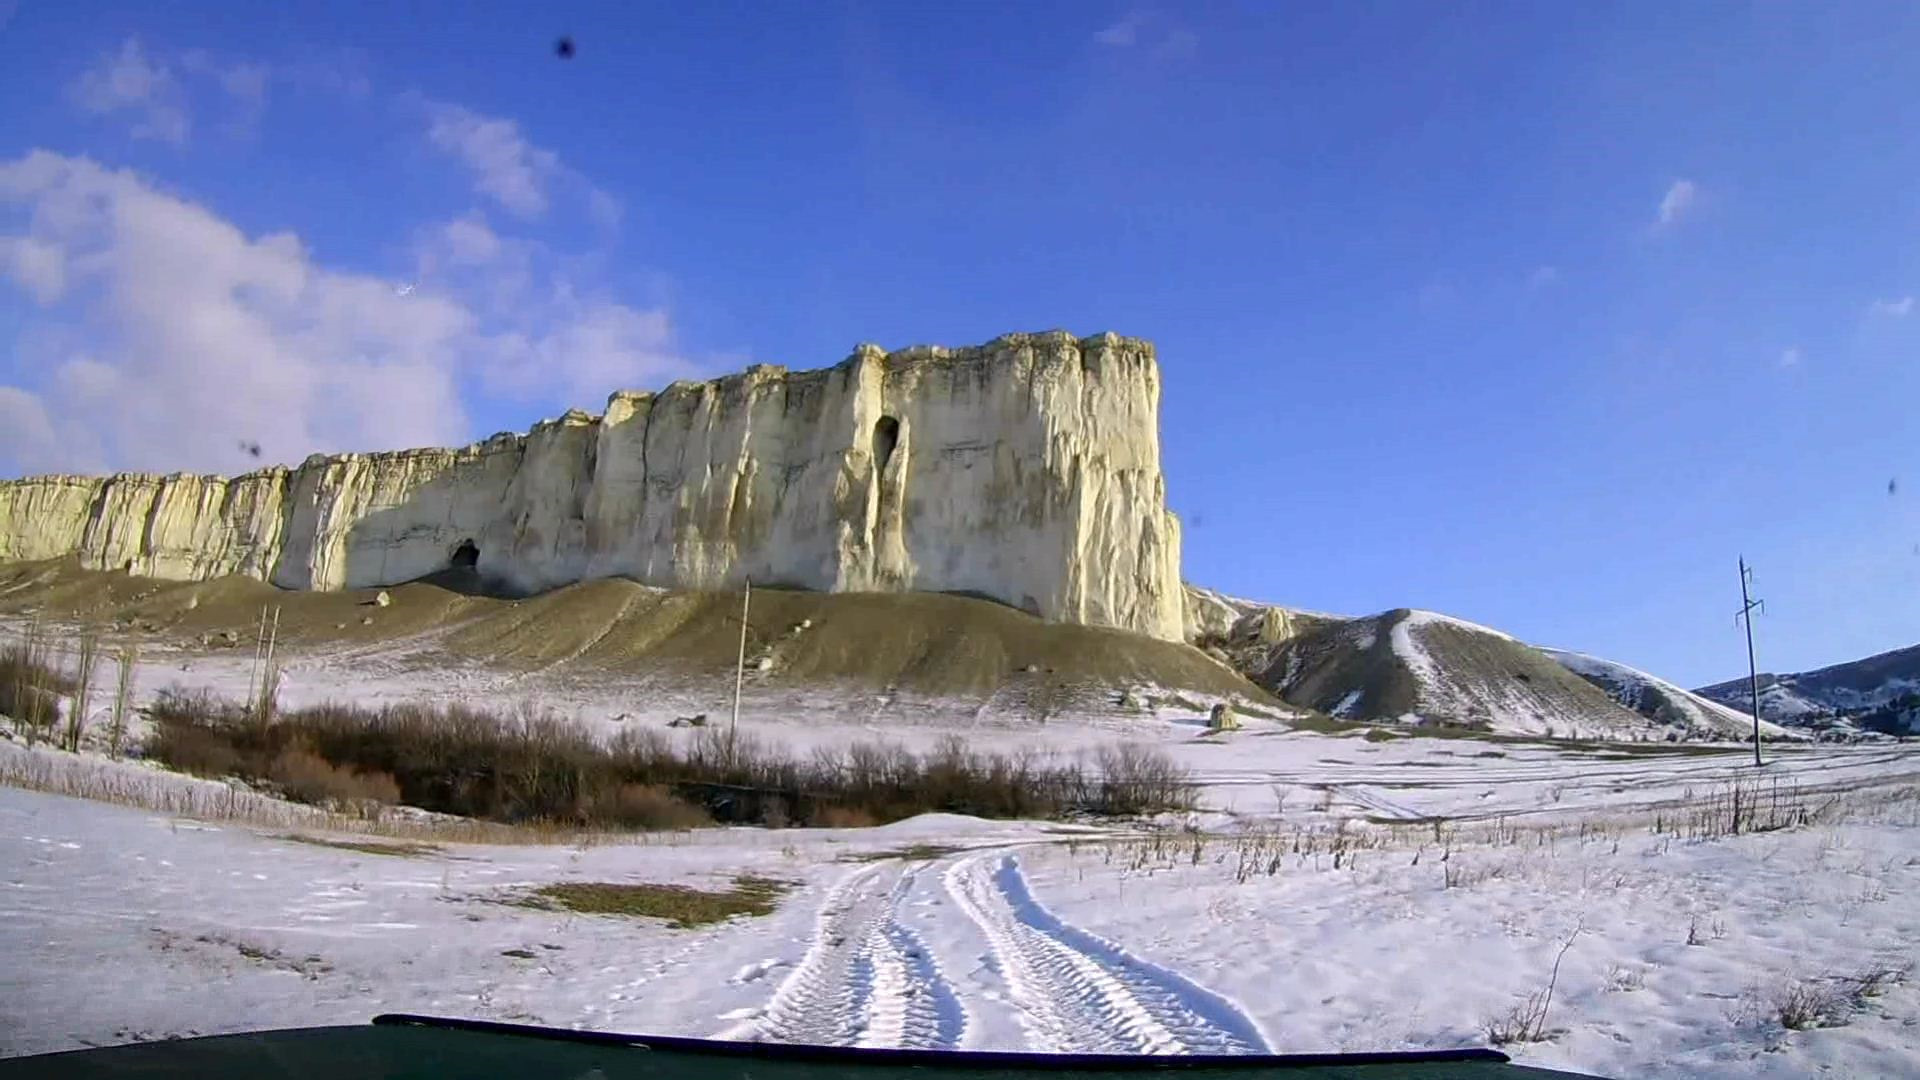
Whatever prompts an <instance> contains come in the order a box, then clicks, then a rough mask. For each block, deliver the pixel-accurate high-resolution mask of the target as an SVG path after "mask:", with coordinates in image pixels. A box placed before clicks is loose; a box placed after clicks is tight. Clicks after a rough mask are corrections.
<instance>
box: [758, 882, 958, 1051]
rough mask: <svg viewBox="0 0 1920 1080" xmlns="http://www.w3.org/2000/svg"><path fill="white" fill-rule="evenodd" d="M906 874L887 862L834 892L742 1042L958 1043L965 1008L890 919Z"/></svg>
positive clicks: (914, 938) (921, 949) (906, 885)
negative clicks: (799, 955) (796, 958)
mask: <svg viewBox="0 0 1920 1080" xmlns="http://www.w3.org/2000/svg"><path fill="white" fill-rule="evenodd" d="M915 874H916V871H915V870H913V869H911V868H909V867H907V866H906V865H905V864H903V863H900V862H888V863H882V864H879V865H875V866H869V867H865V868H862V869H860V870H857V871H855V872H854V873H852V874H850V875H848V877H847V878H846V879H844V880H843V881H841V882H840V883H839V884H838V885H836V886H834V888H833V889H832V890H831V891H830V892H829V893H828V894H827V897H826V899H825V900H824V901H823V903H822V904H821V909H820V916H819V919H818V921H817V923H816V926H815V929H814V933H813V936H812V938H811V939H810V941H809V944H808V946H807V951H806V955H805V956H804V957H803V958H802V959H801V961H800V963H799V964H798V965H797V966H795V968H794V969H793V972H792V973H791V974H789V975H788V976H787V978H786V979H785V980H784V981H783V982H781V984H780V987H779V989H777V990H775V991H774V993H773V996H772V998H770V999H769V1000H768V1002H767V1005H766V1007H765V1009H764V1010H763V1011H762V1013H761V1015H760V1017H759V1018H758V1019H757V1020H756V1021H755V1023H754V1029H753V1035H752V1038H754V1039H755V1040H757V1041H765V1042H783V1043H807V1044H812V1045H816V1046H852V1045H859V1046H887V1047H907V1048H915V1049H941V1048H951V1047H953V1046H955V1045H957V1044H958V1043H959V1041H960V1038H961V1035H962V1034H963V1033H964V1031H965V1028H966V1018H965V1011H964V1010H963V1009H962V1008H961V1007H960V1003H959V999H958V997H957V996H956V995H955V994H954V992H953V990H952V988H951V987H950V986H949V985H948V984H947V982H946V979H945V978H944V977H943V976H942V974H941V972H940V969H939V965H938V964H937V963H935V961H934V960H933V957H932V955H931V954H930V953H929V952H928V951H927V949H926V948H925V946H924V945H923V944H922V943H921V942H920V939H919V937H918V935H916V934H915V933H914V932H913V931H912V930H910V929H908V928H907V927H906V926H905V925H904V924H902V923H901V922H900V921H899V918H898V914H897V913H898V909H899V905H900V903H901V901H902V900H903V899H904V898H905V896H906V895H907V892H908V891H909V890H910V889H911V888H912V887H913V883H914V880H915Z"/></svg>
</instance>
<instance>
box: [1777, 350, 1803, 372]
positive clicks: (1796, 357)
mask: <svg viewBox="0 0 1920 1080" xmlns="http://www.w3.org/2000/svg"><path fill="white" fill-rule="evenodd" d="M1803 359H1805V357H1804V356H1803V355H1802V354H1801V352H1800V346H1798V345H1789V346H1787V347H1786V348H1784V349H1782V350H1780V358H1779V359H1778V360H1776V361H1775V363H1776V364H1777V365H1778V366H1780V367H1782V368H1796V367H1799V366H1800V361H1801V360H1803Z"/></svg>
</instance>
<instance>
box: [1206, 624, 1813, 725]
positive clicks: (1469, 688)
mask: <svg viewBox="0 0 1920 1080" xmlns="http://www.w3.org/2000/svg"><path fill="white" fill-rule="evenodd" d="M1189 611H1190V612H1194V611H1199V612H1201V613H1202V614H1203V615H1204V616H1205V618H1204V619H1198V620H1196V619H1195V618H1194V617H1193V616H1192V615H1190V616H1189V622H1190V625H1193V626H1195V627H1196V629H1197V631H1198V632H1197V633H1196V641H1197V643H1198V644H1200V645H1201V646H1202V647H1203V648H1207V649H1208V650H1209V651H1212V652H1214V653H1215V654H1216V655H1218V656H1221V657H1222V658H1224V659H1226V660H1227V661H1228V662H1229V663H1231V664H1233V665H1234V666H1235V667H1236V668H1238V669H1239V670H1241V671H1242V672H1245V673H1246V675H1247V676H1248V678H1250V679H1252V680H1253V681H1254V682H1256V683H1259V684H1260V685H1262V686H1264V687H1266V688H1268V689H1269V690H1271V691H1273V692H1274V693H1275V694H1277V695H1279V696H1280V697H1281V698H1282V699H1284V700H1286V701H1287V702H1289V703H1291V704H1294V705H1298V706H1303V707H1306V708H1311V709H1316V710H1319V711H1321V712H1325V713H1327V714H1328V715H1330V716H1333V717H1335V718H1339V719H1348V720H1369V721H1387V722H1397V723H1407V724H1444V725H1447V726H1452V727H1465V728H1472V729H1476V730H1482V731H1488V732H1493V733H1498V734H1508V735H1545V736H1549V737H1560V738H1585V739H1622V740H1650V739H1651V740H1666V739H1683V738H1685V739H1691V738H1738V737H1740V736H1742V735H1744V734H1746V733H1747V732H1748V731H1749V729H1750V726H1751V722H1750V721H1748V720H1747V719H1745V718H1744V717H1742V716H1740V715H1739V714H1738V713H1736V712H1734V711H1732V710H1729V709H1726V708H1724V707H1722V706H1720V705H1717V704H1715V703H1713V702H1710V701H1706V700H1704V699H1701V698H1699V697H1696V696H1694V695H1692V694H1690V693H1688V692H1687V691H1685V690H1682V689H1680V688H1679V687H1676V686H1673V685H1672V684H1671V683H1666V682H1663V681H1661V680H1659V679H1655V678H1653V677H1652V676H1650V675H1646V674H1644V673H1642V672H1638V671H1635V670H1633V669H1632V668H1628V667H1626V666H1624V665H1620V664H1614V663H1611V662H1610V661H1605V660H1599V659H1596V658H1593V657H1585V656H1581V655H1579V654H1575V653H1561V652H1555V651H1550V650H1545V649H1539V648H1536V647H1534V646H1532V645H1528V644H1527V643H1525V642H1523V641H1519V640H1517V639H1515V638H1513V637H1512V636H1510V635H1508V634H1504V633H1501V632H1500V631H1498V630H1494V629H1492V628H1490V627H1486V626H1480V625H1478V624H1475V623H1470V622H1466V621H1464V620H1461V619H1455V618H1452V617H1450V616H1446V615H1441V614H1438V613H1435V612H1431V611H1415V610H1409V609H1406V608H1401V609H1397V610H1394V611H1388V612H1383V613H1381V614H1378V615H1369V616H1362V617H1359V618H1342V617H1338V616H1330V615H1320V614H1314V613H1309V612H1300V611H1291V610H1288V609H1284V608H1275V607H1270V606H1263V605H1258V604H1253V603H1251V602H1249V601H1244V600H1239V599H1236V598H1231V597H1224V596H1220V595H1219V594H1209V593H1204V592H1202V591H1196V595H1194V596H1193V597H1191V598H1190V602H1189ZM1766 733H1767V734H1768V735H1769V736H1778V735H1781V734H1784V733H1783V732H1782V731H1780V729H1778V728H1775V727H1773V726H1772V725H1769V726H1768V730H1767V732H1766Z"/></svg>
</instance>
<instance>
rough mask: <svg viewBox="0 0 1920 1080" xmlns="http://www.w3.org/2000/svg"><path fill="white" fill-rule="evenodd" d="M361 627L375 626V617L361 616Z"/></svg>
mask: <svg viewBox="0 0 1920 1080" xmlns="http://www.w3.org/2000/svg"><path fill="white" fill-rule="evenodd" d="M360 625H361V626H372V625H373V616H371V615H362V616H360Z"/></svg>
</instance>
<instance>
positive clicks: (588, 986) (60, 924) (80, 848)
mask: <svg viewBox="0 0 1920 1080" xmlns="http://www.w3.org/2000/svg"><path fill="white" fill-rule="evenodd" d="M1329 741H1332V740H1329ZM7 752H8V753H9V754H10V755H12V760H15V761H17V760H18V758H19V757H20V756H22V755H23V754H24V752H23V751H20V750H18V749H17V748H9V749H8V751H7ZM37 753H38V754H40V755H46V753H47V752H45V751H40V752H37ZM66 760H68V761H71V759H66ZM87 767H92V768H99V767H102V766H98V765H97V764H94V763H87ZM120 768H121V769H123V770H131V771H133V772H136V773H141V774H145V775H147V776H148V778H149V779H152V778H153V777H152V774H150V773H147V771H146V770H140V769H138V768H137V767H133V766H122V767H120ZM1883 775H1886V776H1888V777H1892V778H1895V779H1897V777H1898V775H1899V774H1898V773H1885V774H1883ZM1860 794H1861V796H1864V797H1854V798H1849V799H1844V800H1842V802H1841V803H1830V804H1829V805H1828V807H1827V809H1826V811H1825V812H1824V814H1823V817H1822V819H1821V820H1820V821H1818V822H1816V823H1814V824H1810V825H1806V826H1802V827H1798V828H1791V829H1784V830H1780V831H1773V832H1765V833H1759V834H1750V835H1741V836H1725V837H1719V838H1714V839H1698V840H1689V839H1687V838H1685V837H1684V836H1682V837H1676V836H1674V835H1672V834H1671V831H1668V832H1662V833H1655V832H1654V831H1652V829H1651V827H1650V826H1647V825H1643V824H1626V823H1624V819H1623V818H1619V819H1616V818H1613V817H1592V816H1586V815H1570V816H1567V817H1563V818H1561V819H1559V820H1558V821H1557V822H1555V823H1552V824H1551V825H1549V824H1547V823H1534V824H1530V825H1525V826H1513V825H1506V824H1499V823H1496V824H1493V825H1490V826H1489V825H1476V824H1474V823H1460V824H1453V825H1447V824H1440V825H1437V826H1436V825H1431V824H1423V825H1400V826H1390V825H1368V824H1365V823H1364V822H1358V823H1349V824H1346V825H1329V824H1328V823H1327V821H1325V820H1317V821H1314V822H1310V823H1304V824H1294V825H1288V824H1287V822H1286V819H1285V818H1284V817H1283V818H1281V819H1279V820H1277V821H1276V820H1267V821H1265V822H1264V823H1256V822H1254V821H1252V820H1251V819H1244V818H1243V819H1240V820H1238V821H1234V822H1231V823H1230V824H1231V826H1232V827H1231V828H1228V829H1225V830H1224V831H1217V832H1200V833H1194V832H1188V831H1185V830H1181V829H1173V830H1167V831H1161V832H1152V833H1149V832H1145V831H1142V830H1138V829H1135V830H1130V831H1121V830H1115V829H1094V828H1076V827H1068V826H1060V825H1040V824H1019V823H993V822H983V821H977V820H973V819H967V818H958V817H946V816H932V817H924V818H919V819H915V820H912V821H908V822H903V823H900V824H898V825H894V826H889V827H885V828H881V829H868V830H784V831H770V830H760V829H712V830H702V831H699V832H695V833H688V834H670V835H661V836H651V837H645V838H640V839H637V840H633V839H629V840H623V841H621V842H609V843H592V844H566V845H552V846H539V845H512V846H501V845H491V846H489V845H471V844H440V845H438V846H437V847H436V848H434V849H432V850H423V851H419V852H417V853H415V854H412V855H393V854H372V853H366V852H361V851H355V850H347V849H340V848H334V847H327V846H322V845H320V844H316V843H313V842H312V841H313V840H315V839H322V838H324V836H323V834H321V833H318V832H316V831H314V830H312V829H301V828H298V827H297V826H296V827H292V828H290V827H287V826H285V825H279V824H276V825H274V826H272V827H262V826H249V825H242V824H238V823H233V822H202V821H194V820H190V819H185V818H179V817H172V816H165V815H159V814H155V813H153V812H151V811H145V810H140V809H133V808H128V807H122V806H113V805H107V804H103V803H99V802H93V801H87V800H79V799H71V798H65V797H61V796H56V795H50V794H45V793H41V792H33V791H26V790H21V789H18V788H0V866H4V867H5V868H6V869H5V871H4V872H3V873H0V950H4V955H6V956H7V957H9V963H8V964H7V965H5V966H4V968H0V1052H4V1053H7V1054H20V1053H32V1052H37V1051H45V1050H55V1049H62V1048H72V1047H78V1046H86V1045H99V1044H110V1043H116V1042H124V1041H128V1040H133V1039H150V1038H164V1037H168V1036H181V1035H189V1034H194V1033H202V1034H204V1033H212V1032H218V1031H232V1030H241V1029H248V1028H258V1027H271V1026H293V1025H305V1024H316V1023H343V1022H359V1021H364V1020H366V1019H367V1018H369V1017H371V1016H373V1015H374V1014H376V1013H379V1012H383V1011H414V1012H428V1013H441V1014H448V1015H460V1016H475V1017H484V1018H490V1019H502V1020H519V1021H525V1022H536V1023H551V1024H561V1025H574V1026H581V1027H591V1028H599V1029H609V1030H623V1031H643V1032H654V1033H671V1034H689V1035H708V1036H723V1037H728V1038H745V1039H771V1040H783V1041H807V1042H836V1043H861V1044H867V1045H896V1046H927V1047H960V1048H1020V1047H1028V1048H1038V1049H1045V1050H1109V1051H1122V1052H1142V1053H1179V1052H1197V1051H1227V1052H1233V1051H1246V1050H1259V1049H1273V1050H1285V1051H1314V1050H1347V1051H1351V1050H1364V1049H1397V1048H1411V1047H1439V1046H1463V1045H1480V1044H1484V1043H1485V1042H1486V1041H1487V1025H1488V1024H1489V1023H1490V1022H1496V1021H1499V1020H1501V1019H1502V1018H1503V1017H1505V1016H1506V1015H1507V1014H1508V1013H1510V1012H1511V1011H1512V1010H1513V1009H1514V1008H1515V1007H1516V1006H1517V1005H1519V1004H1521V1003H1523V1002H1524V1001H1525V1000H1526V998H1527V996H1528V995H1529V994H1533V993H1536V992H1538V991H1540V990H1542V989H1543V988H1544V987H1545V986H1546V984H1547V981H1548V978H1549V974H1550V972H1551V971H1552V968H1553V962H1554V959H1555V956H1556V954H1557V953H1559V952H1560V950H1561V949H1562V947H1563V946H1564V947H1565V949H1566V955H1565V958H1564V961H1563V962H1562V965H1561V968H1560V973H1559V976H1558V978H1557V980H1556V982H1555V994H1554V997H1553V1001H1552V1005H1551V1009H1550V1012H1549V1014H1548V1015H1547V1017H1546V1018H1545V1023H1544V1025H1542V1026H1543V1027H1544V1028H1545V1031H1546V1033H1547V1034H1548V1035H1549V1038H1547V1039H1545V1040H1543V1041H1538V1042H1526V1043H1517V1044H1513V1045H1510V1046H1508V1047H1507V1049H1508V1051H1509V1052H1511V1053H1513V1054H1514V1055H1515V1056H1516V1057H1517V1058H1518V1059H1519V1060H1522V1061H1527V1062H1532V1063H1538V1064H1545V1065H1557V1066H1562V1067H1567V1068H1574V1069H1580V1070H1585V1071H1589V1072H1593V1073H1596V1074H1599V1075H1612V1076H1630V1075H1652V1074H1658V1075H1667V1076H1729V1077H1731V1076H1781V1077H1786V1076H1805V1075H1812V1074H1815V1073H1819V1072H1821V1071H1828V1072H1830V1073H1831V1074H1832V1075H1844V1076H1899V1075H1911V1074H1912V1073H1913V1071H1914V1069H1915V1068H1916V1067H1920V993H1917V992H1916V991H1915V989H1914V987H1913V986H1912V985H1911V984H1909V983H1907V982H1906V981H1905V979H1904V978H1903V973H1904V972H1905V971H1906V970H1907V969H1908V968H1909V967H1910V966H1911V965H1912V964H1913V963H1914V962H1915V960H1916V958H1917V957H1916V951H1920V950H1917V949H1916V943H1920V844H1916V842H1915V841H1916V838H1920V803H1917V802H1915V801H1914V798H1913V793H1912V791H1911V789H1909V788H1905V787H1881V788H1870V789H1868V790H1867V791H1865V792H1862V793H1860ZM1217 820H1219V821H1221V823H1222V824H1229V823H1226V822H1225V819H1224V818H1223V817H1217ZM1589 822H1592V823H1593V824H1589ZM1668 828H1669V830H1670V829H1671V826H1669V827H1668ZM295 837H301V838H304V839H295ZM1296 849H1298V850H1296ZM740 874H755V875H761V876H766V877H772V878H777V879H781V880H784V881H790V882H793V883H794V885H795V888H794V889H793V891H792V892H791V893H789V894H788V895H787V896H786V897H785V898H784V899H783V900H782V902H781V903H780V905H779V906H778V908H777V909H776V910H775V911H774V912H773V913H772V914H770V915H767V916H764V917H758V918H753V917H740V918H736V919H735V920H733V921H731V922H727V923H724V924H720V925H717V926H709V927H705V928H701V929H691V930H687V929H673V928H670V927H668V926H667V925H665V924H664V923H662V922H660V921H658V920H651V919H635V918H625V917H618V916H586V915H575V914H568V913H562V912H556V911H548V910H537V909H533V908H529V907H525V906H520V905H518V904H516V903H515V902H516V901H518V900H522V899H524V898H525V897H526V896H527V895H528V893H529V892H530V890H532V889H534V888H537V887H539V886H542V885H548V884H553V883H557V882H568V881H611V882H626V883H632V882H651V883H674V884H690V885H698V886H702V887H711V888H717V887H724V886H725V885H726V883H727V882H729V881H730V880H731V879H732V878H734V877H735V876H736V875H740ZM1569 941H1571V944H1570V945H1569V944H1568V942H1569ZM1876 973H1878V975H1877V977H1876ZM1861 979H1869V980H1871V981H1872V983H1873V985H1868V986H1863V985H1861V984H1860V983H1859V982H1857V981H1850V980H1861ZM107 985H110V986H111V987H112V991H111V992H110V993H103V992H102V987H103V986H107ZM1795 994H1808V995H1813V996H1817V997H1823V998H1830V999H1831V1000H1830V1001H1828V1002H1827V1007H1830V1009H1831V1010H1832V1011H1831V1015H1830V1016H1829V1017H1828V1021H1827V1022H1829V1023H1831V1024H1833V1025H1834V1026H1828V1027H1822V1028H1818V1029H1813V1030H1803V1031H1793V1030H1788V1029H1787V1028H1785V1027H1783V1026H1782V1024H1781V1023H1780V1020H1779V1014H1780V1006H1781V1005H1782V1003H1783V1002H1785V1001H1786V1000H1787V999H1789V998H1790V997H1792V996H1793V995H1795Z"/></svg>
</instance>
